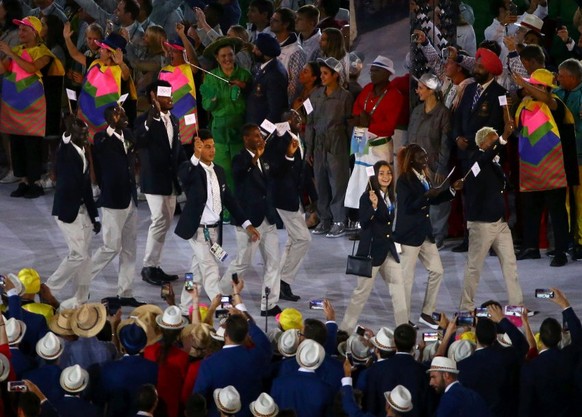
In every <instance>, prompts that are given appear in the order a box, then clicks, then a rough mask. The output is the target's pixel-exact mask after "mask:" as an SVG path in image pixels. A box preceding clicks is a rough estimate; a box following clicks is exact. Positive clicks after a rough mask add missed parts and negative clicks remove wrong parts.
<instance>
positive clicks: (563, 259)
mask: <svg viewBox="0 0 582 417" xmlns="http://www.w3.org/2000/svg"><path fill="white" fill-rule="evenodd" d="M567 263H568V257H567V256H566V254H565V253H564V252H556V255H555V256H554V259H552V262H550V266H564V265H566V264H567Z"/></svg>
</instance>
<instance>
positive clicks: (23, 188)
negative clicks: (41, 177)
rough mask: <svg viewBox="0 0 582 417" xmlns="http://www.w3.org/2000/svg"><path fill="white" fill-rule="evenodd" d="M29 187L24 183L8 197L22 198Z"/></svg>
mask: <svg viewBox="0 0 582 417" xmlns="http://www.w3.org/2000/svg"><path fill="white" fill-rule="evenodd" d="M28 188H29V185H28V184H27V183H25V182H21V183H20V184H18V188H17V189H16V190H14V191H12V192H11V193H10V197H24V194H26V192H27V191H28Z"/></svg>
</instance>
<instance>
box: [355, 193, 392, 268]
mask: <svg viewBox="0 0 582 417" xmlns="http://www.w3.org/2000/svg"><path fill="white" fill-rule="evenodd" d="M375 192H376V195H377V196H378V209H377V210H376V211H374V208H373V207H372V203H371V202H370V194H369V192H368V191H364V193H363V194H362V196H361V197H360V211H359V213H360V214H359V216H360V225H361V226H362V230H361V231H360V244H359V245H358V253H357V254H358V255H359V256H366V255H368V253H370V254H371V256H372V265H374V266H379V265H382V264H383V263H384V261H385V260H386V256H388V252H390V255H392V258H393V259H394V260H396V262H398V263H400V257H399V256H398V252H396V246H395V245H394V240H393V238H392V227H393V226H392V224H393V222H394V207H391V208H390V209H389V208H388V207H387V206H386V203H385V202H384V199H383V198H382V196H381V194H380V192H379V191H375ZM392 204H394V202H392Z"/></svg>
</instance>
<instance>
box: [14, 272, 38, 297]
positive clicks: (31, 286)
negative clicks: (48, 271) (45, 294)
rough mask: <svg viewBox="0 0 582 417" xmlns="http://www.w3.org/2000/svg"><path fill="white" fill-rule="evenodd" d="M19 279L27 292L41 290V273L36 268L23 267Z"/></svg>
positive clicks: (34, 292) (32, 292)
mask: <svg viewBox="0 0 582 417" xmlns="http://www.w3.org/2000/svg"><path fill="white" fill-rule="evenodd" d="M18 279H19V280H20V282H22V285H24V293H25V294H36V293H37V292H39V291H40V275H39V274H38V272H37V271H36V269H32V268H23V269H21V270H20V271H19V272H18Z"/></svg>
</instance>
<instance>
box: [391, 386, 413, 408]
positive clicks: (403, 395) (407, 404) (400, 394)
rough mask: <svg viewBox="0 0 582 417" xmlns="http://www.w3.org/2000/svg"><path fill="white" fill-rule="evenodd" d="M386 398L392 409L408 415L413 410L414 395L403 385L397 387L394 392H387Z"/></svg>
mask: <svg viewBox="0 0 582 417" xmlns="http://www.w3.org/2000/svg"><path fill="white" fill-rule="evenodd" d="M384 398H385V399H386V402H387V403H388V404H390V407H392V408H393V409H394V410H396V411H398V412H400V413H407V412H409V411H411V410H412V395H411V394H410V391H408V390H407V389H406V388H405V387H403V386H402V385H396V386H395V387H394V389H392V391H386V392H385V393H384Z"/></svg>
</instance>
